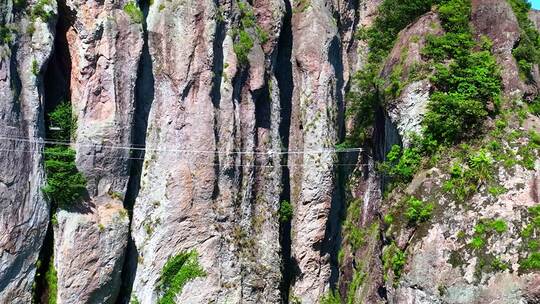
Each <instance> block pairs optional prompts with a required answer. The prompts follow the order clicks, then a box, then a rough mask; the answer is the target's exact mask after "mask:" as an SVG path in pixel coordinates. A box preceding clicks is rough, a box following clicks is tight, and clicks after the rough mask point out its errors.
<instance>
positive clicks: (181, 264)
mask: <svg viewBox="0 0 540 304" xmlns="http://www.w3.org/2000/svg"><path fill="white" fill-rule="evenodd" d="M205 275H206V273H205V272H204V270H203V269H202V267H201V266H200V265H199V262H198V253H197V252H196V251H189V252H181V253H179V254H177V255H175V256H173V257H171V258H169V259H168V260H167V262H166V263H165V266H163V270H162V271H161V276H160V279H159V286H158V288H159V291H160V292H161V297H160V299H159V301H158V303H159V304H174V303H175V297H176V295H177V294H178V293H180V292H181V291H182V288H183V287H184V285H186V283H187V282H188V281H190V280H193V279H195V278H198V277H203V276H205Z"/></svg>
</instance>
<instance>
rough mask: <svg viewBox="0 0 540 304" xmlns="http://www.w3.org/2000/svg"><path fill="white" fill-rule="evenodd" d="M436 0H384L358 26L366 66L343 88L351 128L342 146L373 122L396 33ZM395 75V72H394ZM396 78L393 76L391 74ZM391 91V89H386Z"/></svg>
mask: <svg viewBox="0 0 540 304" xmlns="http://www.w3.org/2000/svg"><path fill="white" fill-rule="evenodd" d="M439 1H440V0H408V1H402V0H385V1H383V3H382V4H381V6H380V7H379V11H378V15H377V18H375V21H374V23H373V25H372V26H371V27H369V28H361V29H360V30H359V31H358V32H357V34H356V37H357V38H358V39H360V40H364V41H366V42H367V44H368V46H369V49H370V52H369V57H368V62H367V64H366V67H365V68H364V69H363V70H361V71H359V72H358V73H356V74H355V75H353V77H352V86H351V90H350V91H349V92H347V95H346V99H347V101H348V102H347V103H348V105H349V106H348V108H347V111H346V115H347V116H348V117H350V118H353V119H352V121H353V122H354V123H355V127H354V129H353V131H352V132H351V133H350V134H349V136H348V137H347V138H346V139H345V142H344V143H342V144H341V146H342V147H356V146H358V145H359V144H360V143H362V142H363V141H365V140H366V139H368V138H369V137H370V136H371V135H370V127H371V126H372V125H373V123H374V119H375V117H374V113H375V112H376V111H375V110H376V108H377V107H378V106H379V105H380V104H381V102H382V100H381V92H384V91H386V90H385V89H383V86H384V85H385V82H384V80H382V79H381V78H380V77H379V73H380V70H381V66H382V64H383V62H384V60H385V58H386V57H387V55H388V53H389V52H390V50H391V49H392V47H393V45H394V42H395V40H396V39H397V36H398V33H399V32H400V31H401V30H402V29H403V28H405V27H406V26H407V25H409V24H410V23H411V22H412V21H414V20H415V19H416V18H418V17H419V16H421V15H422V14H424V13H426V12H428V11H429V10H430V9H431V7H432V5H433V4H436V3H438V2H439ZM394 76H395V75H394ZM394 78H396V77H394ZM397 81H399V79H394V81H393V84H394V85H393V87H394V88H398V90H399V87H401V86H400V85H399V84H398V83H396V82H397ZM390 91H393V92H394V93H395V91H396V90H395V89H394V90H390Z"/></svg>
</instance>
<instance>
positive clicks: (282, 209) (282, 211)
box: [279, 201, 294, 223]
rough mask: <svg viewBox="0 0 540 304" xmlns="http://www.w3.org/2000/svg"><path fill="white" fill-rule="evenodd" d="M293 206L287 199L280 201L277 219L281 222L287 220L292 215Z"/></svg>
mask: <svg viewBox="0 0 540 304" xmlns="http://www.w3.org/2000/svg"><path fill="white" fill-rule="evenodd" d="M293 212H294V211H293V206H292V204H291V203H289V201H281V204H280V206H279V221H280V222H282V223H286V222H289V221H290V220H291V219H292V217H293Z"/></svg>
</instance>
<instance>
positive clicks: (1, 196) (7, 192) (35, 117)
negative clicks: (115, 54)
mask: <svg viewBox="0 0 540 304" xmlns="http://www.w3.org/2000/svg"><path fill="white" fill-rule="evenodd" d="M35 2H36V1H29V2H28V4H27V5H26V6H25V7H24V8H23V7H13V6H12V1H3V2H2V4H0V27H1V28H2V35H4V34H6V32H5V31H7V33H9V34H6V36H5V37H4V36H3V38H2V41H0V100H1V102H0V137H1V138H0V209H1V212H0V303H30V302H31V301H32V284H33V282H34V276H35V273H36V262H37V259H38V255H39V251H40V248H41V245H42V243H43V239H44V237H45V232H46V231H47V225H48V220H49V204H48V203H47V202H46V201H45V199H44V197H43V194H42V192H41V187H42V186H43V185H44V171H43V167H42V147H43V146H42V145H40V144H37V143H36V141H38V140H40V139H43V135H44V124H43V90H42V80H43V71H44V66H45V64H46V62H47V60H48V58H49V55H50V53H51V49H52V46H53V29H54V23H55V17H54V15H55V11H56V3H55V1H52V2H51V5H45V6H43V17H41V16H39V17H37V18H34V20H33V21H31V18H30V17H29V14H30V12H31V10H32V9H33V8H34V7H35V5H36V3H35Z"/></svg>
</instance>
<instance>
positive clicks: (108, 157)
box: [0, 149, 367, 168]
mask: <svg viewBox="0 0 540 304" xmlns="http://www.w3.org/2000/svg"><path fill="white" fill-rule="evenodd" d="M42 151H43V149H30V150H28V149H0V152H22V153H35V152H42ZM100 159H104V160H107V159H123V160H145V159H146V158H144V157H129V156H128V157H113V156H107V157H102V158H100ZM195 164H196V165H202V166H208V167H215V166H222V167H225V166H233V167H255V168H275V167H317V165H309V164H276V165H256V164H253V165H246V164H234V163H219V162H214V163H195ZM331 165H332V166H340V167H341V166H366V165H367V164H343V163H332V164H331Z"/></svg>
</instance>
